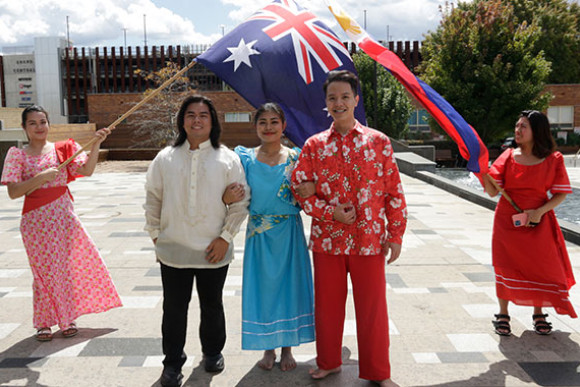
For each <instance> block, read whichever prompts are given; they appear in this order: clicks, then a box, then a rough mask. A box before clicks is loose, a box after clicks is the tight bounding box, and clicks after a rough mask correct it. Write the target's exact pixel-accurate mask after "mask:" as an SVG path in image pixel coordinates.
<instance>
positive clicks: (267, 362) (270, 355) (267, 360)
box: [258, 349, 276, 371]
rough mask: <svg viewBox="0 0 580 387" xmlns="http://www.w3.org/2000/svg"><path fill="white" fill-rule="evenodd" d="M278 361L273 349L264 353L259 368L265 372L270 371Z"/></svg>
mask: <svg viewBox="0 0 580 387" xmlns="http://www.w3.org/2000/svg"><path fill="white" fill-rule="evenodd" d="M275 361H276V352H275V351H274V350H273V349H268V350H267V351H264V357H263V358H262V360H260V361H259V362H258V367H260V368H261V369H263V370H266V371H270V370H271V369H272V367H274V362H275Z"/></svg>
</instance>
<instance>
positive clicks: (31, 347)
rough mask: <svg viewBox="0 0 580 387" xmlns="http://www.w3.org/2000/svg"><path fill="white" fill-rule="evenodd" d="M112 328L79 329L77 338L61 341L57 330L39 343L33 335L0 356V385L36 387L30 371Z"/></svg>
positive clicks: (36, 379) (37, 377) (108, 331)
mask: <svg viewBox="0 0 580 387" xmlns="http://www.w3.org/2000/svg"><path fill="white" fill-rule="evenodd" d="M114 331H116V329H88V328H80V329H79V333H78V335H76V336H75V337H72V338H68V339H65V338H64V337H62V335H61V334H60V332H59V331H57V332H54V333H53V334H54V336H53V339H52V341H49V342H43V343H41V342H39V341H38V340H36V338H35V337H34V336H31V337H28V338H26V339H24V340H21V341H19V342H18V343H16V344H14V345H13V346H12V347H10V348H8V349H7V350H5V351H4V352H1V353H0V386H40V387H45V386H44V385H43V384H40V383H38V379H39V377H40V372H39V371H35V370H33V369H31V367H32V368H35V367H42V365H44V364H45V363H46V362H47V361H48V357H50V356H51V355H54V354H56V353H58V352H61V351H64V350H66V349H68V348H70V347H73V346H75V345H78V344H81V343H83V342H87V341H90V340H92V339H94V338H96V337H99V336H104V335H107V334H109V333H111V332H114Z"/></svg>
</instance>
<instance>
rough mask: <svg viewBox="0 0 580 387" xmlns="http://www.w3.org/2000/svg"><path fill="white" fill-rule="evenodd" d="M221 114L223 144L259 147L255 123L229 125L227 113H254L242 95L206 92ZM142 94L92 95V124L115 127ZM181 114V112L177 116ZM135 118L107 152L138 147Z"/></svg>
mask: <svg viewBox="0 0 580 387" xmlns="http://www.w3.org/2000/svg"><path fill="white" fill-rule="evenodd" d="M203 94H204V95H205V96H206V97H208V98H210V99H211V100H212V101H213V102H214V104H215V107H216V109H217V111H218V116H219V119H220V123H221V125H222V136H221V141H222V143H223V144H225V145H227V146H229V147H232V148H233V147H234V146H236V145H244V146H255V145H257V144H258V143H259V139H258V137H257V136H256V134H255V131H254V128H253V125H252V123H250V122H248V123H225V122H224V113H227V112H254V110H255V109H254V108H253V107H252V106H251V105H250V104H249V103H248V102H247V101H246V100H245V99H243V98H242V97H240V95H239V94H237V93H235V92H233V91H218V92H205V93H203ZM141 96H142V94H136V93H131V94H89V95H88V99H89V103H88V106H89V121H90V122H93V123H95V124H96V125H97V127H98V128H102V127H104V126H107V125H109V124H111V123H113V122H114V121H115V120H116V119H117V118H118V117H120V116H121V115H123V113H125V112H126V111H128V110H129V109H130V108H131V107H133V106H134V104H135V103H137V102H138V101H139V100H140V99H141ZM175 113H177V112H175ZM133 119H134V116H129V117H128V118H127V120H126V121H125V122H124V123H121V124H119V125H118V126H117V128H116V129H115V131H114V132H113V134H112V135H111V136H109V137H108V138H107V140H106V141H105V142H104V143H103V145H102V147H103V148H108V149H115V148H130V147H135V146H136V144H138V141H139V139H138V138H135V136H134V126H133V125H132V122H134V121H133Z"/></svg>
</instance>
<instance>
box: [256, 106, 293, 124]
mask: <svg viewBox="0 0 580 387" xmlns="http://www.w3.org/2000/svg"><path fill="white" fill-rule="evenodd" d="M266 112H271V113H274V114H276V115H277V116H278V117H280V120H282V123H284V122H286V116H285V115H284V110H282V108H281V107H280V105H278V104H277V103H276V102H266V103H265V104H263V105H262V106H260V107H259V108H258V110H256V112H255V113H254V126H256V125H257V124H258V120H259V119H260V116H261V115H262V114H264V113H266Z"/></svg>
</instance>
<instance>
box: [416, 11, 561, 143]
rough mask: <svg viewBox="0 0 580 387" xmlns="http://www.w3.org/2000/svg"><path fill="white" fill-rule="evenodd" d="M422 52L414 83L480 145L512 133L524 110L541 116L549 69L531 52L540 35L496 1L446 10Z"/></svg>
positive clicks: (548, 66) (546, 102)
mask: <svg viewBox="0 0 580 387" xmlns="http://www.w3.org/2000/svg"><path fill="white" fill-rule="evenodd" d="M442 13H443V18H442V20H441V23H440V25H439V27H438V28H437V30H436V31H435V32H431V33H429V34H428V35H427V36H426V38H425V41H424V42H423V46H422V54H423V63H422V65H421V67H420V69H419V71H420V73H421V75H420V77H421V78H422V79H423V80H424V81H425V82H426V83H427V84H429V85H430V86H431V87H433V88H434V89H435V90H437V91H438V92H439V93H440V94H441V95H442V96H443V97H444V98H445V99H446V100H447V101H448V102H449V103H450V104H451V105H453V106H454V107H455V109H456V110H457V111H458V112H459V114H461V115H462V116H463V117H464V118H465V119H466V121H467V122H469V123H470V124H471V125H472V126H473V127H474V128H475V130H476V131H477V132H478V133H479V135H480V137H481V139H482V140H483V141H484V142H491V141H493V140H497V139H499V138H501V137H504V136H505V135H506V134H507V133H510V132H511V131H512V130H513V126H514V122H515V120H516V117H517V115H518V114H519V112H520V111H521V110H524V109H537V110H544V109H546V108H547V106H548V103H549V101H550V99H551V98H552V96H551V95H549V94H543V93H542V91H543V89H544V85H545V83H546V80H547V79H548V75H549V73H550V63H549V62H548V61H546V59H545V58H544V56H543V52H539V53H536V52H535V51H534V49H533V47H534V46H535V44H536V42H537V41H538V39H539V38H540V35H541V33H542V32H541V30H540V28H539V27H538V26H537V25H535V24H528V23H522V24H518V22H517V21H516V18H515V15H514V9H513V7H512V6H511V5H510V4H508V3H507V2H504V1H501V0H475V1H474V2H473V3H469V4H467V3H459V5H458V6H457V8H453V7H451V8H446V9H444V10H443V11H442Z"/></svg>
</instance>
